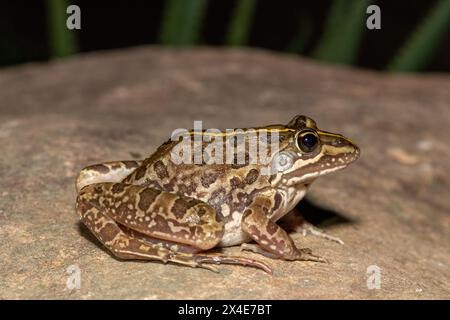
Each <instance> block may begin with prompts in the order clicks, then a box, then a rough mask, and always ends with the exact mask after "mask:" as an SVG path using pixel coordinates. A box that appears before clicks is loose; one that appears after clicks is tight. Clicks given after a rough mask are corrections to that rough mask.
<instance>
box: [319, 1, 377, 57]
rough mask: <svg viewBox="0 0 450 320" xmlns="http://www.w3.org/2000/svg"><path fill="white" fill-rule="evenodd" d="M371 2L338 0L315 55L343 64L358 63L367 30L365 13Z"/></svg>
mask: <svg viewBox="0 0 450 320" xmlns="http://www.w3.org/2000/svg"><path fill="white" fill-rule="evenodd" d="M368 5H369V1H368V0H357V1H348V0H334V1H333V3H332V4H331V7H330V9H329V13H328V17H327V20H326V22H325V28H324V31H323V34H322V36H321V39H320V41H319V43H318V45H317V47H316V48H315V49H314V51H313V54H312V56H313V57H314V58H316V59H319V60H323V61H328V62H333V63H339V64H353V63H355V61H356V58H357V56H358V50H359V46H360V42H361V39H362V35H363V33H364V31H365V29H366V23H365V15H366V9H367V6H368Z"/></svg>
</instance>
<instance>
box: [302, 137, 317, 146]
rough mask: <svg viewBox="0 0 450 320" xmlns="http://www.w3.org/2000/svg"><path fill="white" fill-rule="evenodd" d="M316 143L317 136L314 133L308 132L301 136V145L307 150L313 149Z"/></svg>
mask: <svg viewBox="0 0 450 320" xmlns="http://www.w3.org/2000/svg"><path fill="white" fill-rule="evenodd" d="M316 144H317V137H316V136H315V135H314V134H312V133H308V134H305V135H304V136H303V137H302V145H303V146H305V147H306V148H307V149H309V150H312V149H314V147H315V146H316Z"/></svg>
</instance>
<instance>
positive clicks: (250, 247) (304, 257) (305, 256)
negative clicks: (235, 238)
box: [241, 243, 328, 263]
mask: <svg viewBox="0 0 450 320" xmlns="http://www.w3.org/2000/svg"><path fill="white" fill-rule="evenodd" d="M241 250H242V251H251V252H254V253H258V254H261V255H263V256H265V257H268V258H272V259H280V257H279V256H277V255H276V254H274V253H271V252H268V251H266V250H264V249H263V248H261V247H260V246H259V245H257V244H251V243H243V244H241ZM286 260H295V261H313V262H323V263H328V260H327V259H325V258H322V257H320V256H317V255H315V254H313V253H312V250H311V249H309V248H303V249H298V254H297V255H295V257H292V258H290V259H286Z"/></svg>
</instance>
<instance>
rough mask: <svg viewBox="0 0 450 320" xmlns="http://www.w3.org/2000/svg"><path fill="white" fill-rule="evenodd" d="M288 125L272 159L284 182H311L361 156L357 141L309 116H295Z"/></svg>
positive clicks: (342, 167)
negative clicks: (318, 124) (319, 123)
mask: <svg viewBox="0 0 450 320" xmlns="http://www.w3.org/2000/svg"><path fill="white" fill-rule="evenodd" d="M286 129H287V132H288V134H287V135H286V136H285V137H284V139H281V141H282V142H281V143H280V151H279V152H278V154H276V155H275V157H274V158H273V160H272V163H275V167H276V171H277V172H278V173H279V174H281V182H282V183H283V184H286V185H294V184H298V183H309V182H311V181H312V180H314V179H315V178H317V177H319V176H322V175H325V174H328V173H331V172H335V171H338V170H341V169H344V168H345V167H347V166H348V165H349V164H350V163H352V162H353V161H355V160H356V159H358V157H359V154H360V151H359V147H358V146H357V145H356V144H354V143H353V142H351V141H350V140H349V139H347V138H345V137H344V136H342V135H340V134H336V133H331V132H326V131H322V130H320V129H319V128H317V125H316V123H315V121H314V120H312V119H310V118H308V117H305V116H296V117H294V118H293V119H292V120H291V121H290V122H289V123H288V125H287V126H286ZM278 177H280V175H278Z"/></svg>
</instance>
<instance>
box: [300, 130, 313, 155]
mask: <svg viewBox="0 0 450 320" xmlns="http://www.w3.org/2000/svg"><path fill="white" fill-rule="evenodd" d="M296 143H297V147H298V148H299V149H300V150H302V151H303V152H312V151H314V149H315V148H316V147H317V146H318V145H319V137H317V134H316V133H315V132H314V131H311V130H306V131H302V132H300V133H299V134H298V135H297V139H296Z"/></svg>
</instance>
